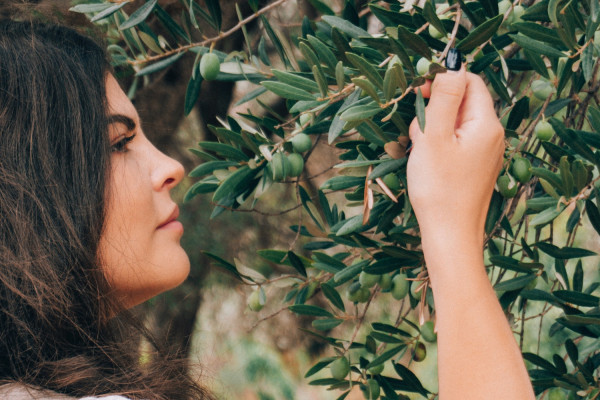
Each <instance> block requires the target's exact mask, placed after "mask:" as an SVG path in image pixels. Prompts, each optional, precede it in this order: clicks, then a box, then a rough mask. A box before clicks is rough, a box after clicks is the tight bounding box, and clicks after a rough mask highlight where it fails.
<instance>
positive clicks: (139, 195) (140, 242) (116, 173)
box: [100, 156, 152, 286]
mask: <svg viewBox="0 0 600 400" xmlns="http://www.w3.org/2000/svg"><path fill="white" fill-rule="evenodd" d="M143 182H144V181H143V177H142V175H141V174H140V173H139V169H138V166H137V164H136V163H131V162H128V161H126V160H124V159H122V157H119V156H117V157H113V161H112V164H111V173H110V178H109V182H108V185H107V195H106V198H107V208H106V220H105V225H104V231H103V233H102V237H101V239H100V257H101V260H102V263H103V266H104V269H105V273H106V275H107V277H108V278H109V280H113V281H114V283H115V284H117V286H118V281H119V279H118V275H120V274H122V273H123V272H124V270H129V271H131V270H132V269H134V268H133V266H135V265H139V264H140V263H143V258H144V255H145V254H146V253H147V252H148V247H150V245H149V244H150V241H151V233H152V230H151V229H150V225H151V224H150V221H152V207H151V204H152V203H151V199H150V198H149V196H148V195H147V193H148V189H146V190H144V185H143ZM124 266H129V267H127V268H125V267H124Z"/></svg>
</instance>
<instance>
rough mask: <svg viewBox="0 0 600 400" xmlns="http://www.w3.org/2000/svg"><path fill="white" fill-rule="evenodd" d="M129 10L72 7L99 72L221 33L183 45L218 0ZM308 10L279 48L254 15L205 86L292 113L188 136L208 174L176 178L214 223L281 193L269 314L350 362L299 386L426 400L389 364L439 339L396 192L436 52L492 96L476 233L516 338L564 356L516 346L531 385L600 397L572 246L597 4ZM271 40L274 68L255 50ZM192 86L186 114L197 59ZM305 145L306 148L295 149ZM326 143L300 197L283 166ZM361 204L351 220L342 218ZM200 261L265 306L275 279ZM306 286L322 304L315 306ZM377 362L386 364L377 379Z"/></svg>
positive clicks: (594, 297) (592, 132) (592, 117)
mask: <svg viewBox="0 0 600 400" xmlns="http://www.w3.org/2000/svg"><path fill="white" fill-rule="evenodd" d="M125 3H127V2H125ZM125 3H121V4H119V5H111V4H110V3H108V2H106V3H105V4H89V5H83V4H82V5H78V6H76V7H74V9H73V10H74V11H77V12H84V13H86V14H88V15H89V16H90V17H91V19H92V20H95V21H99V22H102V23H105V24H108V25H109V28H108V29H109V35H110V32H112V33H113V34H119V35H121V36H120V37H121V39H120V40H119V41H117V42H116V43H115V44H113V45H112V46H113V47H112V51H111V53H112V54H113V62H114V64H115V65H116V66H117V67H119V68H123V69H125V70H129V71H130V72H131V73H135V74H136V75H137V76H144V75H149V74H152V73H155V72H157V71H160V70H163V69H164V68H167V67H168V66H169V65H171V64H172V63H174V62H176V61H177V60H178V59H179V58H180V57H181V56H182V55H183V54H184V53H185V52H196V53H197V54H198V55H201V54H203V53H206V52H207V51H208V48H207V46H208V45H210V43H212V41H216V40H218V39H219V38H218V37H215V38H214V40H213V39H207V40H205V41H203V42H199V43H191V39H190V37H192V36H194V37H196V36H199V35H190V32H189V30H190V29H194V30H200V29H201V28H200V26H201V25H202V24H198V23H197V22H196V17H197V16H198V17H201V18H203V19H204V20H205V21H207V22H208V23H209V24H210V25H211V26H212V27H214V28H216V29H217V30H219V29H220V28H221V23H222V22H221V17H220V7H219V2H217V1H210V2H208V1H207V2H206V5H207V6H206V9H202V8H201V7H200V6H199V5H197V4H196V3H195V2H194V1H192V2H188V1H185V2H182V3H183V4H185V6H186V10H187V12H185V13H184V15H183V21H182V23H181V24H180V23H177V22H175V21H174V20H173V19H172V18H171V17H170V16H168V14H166V13H165V12H164V10H162V9H161V8H160V6H158V5H157V2H156V1H148V2H146V3H145V4H143V5H141V6H140V7H139V8H138V9H137V10H135V11H133V13H132V14H131V16H127V15H126V14H125V13H124V11H123V7H122V6H123V5H124V4H125ZM310 3H311V4H312V5H313V6H314V7H315V9H316V10H317V11H318V12H320V13H321V14H322V15H321V17H320V19H319V20H317V21H309V20H308V19H306V18H305V19H304V20H303V21H302V22H301V24H299V26H301V30H298V31H297V32H296V34H295V36H293V37H283V36H282V35H281V33H280V32H279V31H278V30H277V29H276V27H273V26H272V25H271V23H270V22H269V19H268V18H266V17H265V13H266V12H267V11H268V10H266V9H263V10H258V8H256V7H255V12H256V14H254V17H257V18H258V17H260V21H261V23H262V28H263V31H262V32H263V37H262V38H261V39H260V40H256V41H247V43H249V44H252V43H254V44H256V48H246V49H245V53H242V52H234V53H232V54H230V55H226V54H221V55H220V59H219V61H220V62H225V63H224V64H221V72H220V73H218V75H217V76H216V79H218V80H227V81H236V80H247V81H249V82H251V83H253V84H255V85H258V86H257V87H256V88H255V90H254V91H252V92H250V93H248V94H247V95H246V96H245V97H244V99H243V100H242V101H240V102H239V103H238V104H243V103H244V102H246V101H251V100H253V99H256V98H260V96H263V94H264V93H265V92H271V93H272V94H274V95H277V96H280V97H281V98H283V99H284V102H285V106H286V108H287V112H288V115H286V116H284V117H283V119H282V117H280V115H275V114H274V113H273V112H271V110H267V112H266V113H265V114H264V115H255V114H252V113H246V114H244V113H241V114H239V115H238V116H231V117H228V119H227V121H226V123H224V126H222V127H213V128H212V129H213V132H214V133H215V135H216V136H217V138H218V141H219V142H218V143H209V142H202V143H200V144H199V149H196V150H194V153H195V154H197V155H199V156H200V157H201V158H202V159H204V160H205V162H204V163H201V164H200V165H198V167H197V168H195V169H194V170H193V171H192V172H191V174H190V175H191V176H192V177H195V178H199V181H198V182H197V183H195V184H194V185H193V186H192V187H191V188H190V189H189V192H188V194H187V195H186V201H190V200H191V199H192V198H193V197H194V196H196V195H200V194H203V195H204V194H208V193H214V194H213V197H212V201H213V204H214V206H215V209H214V211H213V217H216V216H218V215H219V214H221V213H222V212H223V211H225V210H233V211H235V210H238V209H252V208H253V207H254V205H255V204H257V203H260V202H261V201H262V200H263V199H264V198H265V197H267V196H269V193H270V191H269V189H270V188H271V187H272V186H273V185H289V186H290V188H292V189H293V190H294V191H295V193H296V197H297V199H298V207H297V208H296V210H297V212H298V213H299V214H301V215H302V216H301V217H300V218H299V221H300V223H299V225H298V226H295V227H294V228H293V229H294V230H295V232H297V234H298V236H299V237H301V238H303V243H304V246H303V248H300V247H299V246H298V245H297V243H296V242H294V243H292V246H291V248H292V247H293V246H294V245H296V249H295V251H289V252H288V251H278V250H265V251H264V252H262V253H261V256H262V257H264V258H266V259H268V260H270V261H271V262H274V263H276V264H280V265H282V266H287V267H289V269H288V273H289V275H290V276H291V277H293V279H291V280H289V282H290V283H289V286H288V287H287V295H286V296H285V298H284V299H269V302H278V303H281V302H283V304H284V305H287V308H288V309H289V311H290V312H293V313H296V314H299V315H305V316H310V317H312V318H314V321H313V327H314V328H315V330H316V331H318V332H312V334H313V335H315V336H316V337H319V338H321V339H322V340H324V341H325V342H327V343H328V344H329V345H330V346H331V347H332V352H333V350H335V351H336V352H338V353H339V355H338V356H337V357H336V358H337V360H338V361H337V362H338V363H343V362H348V361H349V362H350V365H351V370H350V374H349V375H347V374H342V372H345V368H344V371H336V372H339V373H336V374H335V375H334V377H330V376H327V377H326V378H317V379H314V380H312V381H311V384H313V385H323V386H327V387H329V388H336V389H340V390H342V391H343V393H344V394H343V395H342V396H341V397H340V398H344V397H345V395H346V394H347V393H348V390H349V389H350V388H351V386H353V385H357V384H358V385H360V387H361V389H362V390H363V392H364V393H365V394H366V395H367V396H368V398H369V397H372V398H378V397H379V396H381V398H387V399H404V398H406V397H405V394H406V393H417V394H420V395H422V396H423V397H425V398H427V397H428V396H430V392H429V391H428V390H427V389H425V388H424V387H423V385H422V384H421V381H420V379H419V377H417V376H416V375H415V373H413V372H412V371H411V369H410V368H407V366H406V365H404V364H403V362H401V359H402V360H405V359H406V358H402V357H403V356H404V355H405V353H407V351H408V352H409V353H408V354H412V360H414V361H420V360H422V359H423V358H425V357H426V354H427V353H426V349H427V347H426V346H425V345H424V344H423V343H422V342H420V337H421V336H423V338H424V339H425V340H426V341H428V342H429V341H435V334H434V333H433V329H432V326H431V322H425V321H424V319H425V318H427V316H429V315H434V314H435V305H434V303H433V298H432V296H431V290H430V289H429V288H428V279H427V269H426V265H424V260H423V255H422V253H421V251H420V247H419V246H420V239H419V229H418V226H417V221H416V219H415V216H414V214H413V212H412V208H411V205H410V202H409V199H408V196H407V194H406V175H405V174H406V157H407V156H406V144H407V140H406V136H407V135H408V125H409V124H410V123H411V121H412V120H413V119H414V118H415V117H417V119H418V121H419V124H420V125H421V126H422V127H423V126H424V124H425V119H424V107H425V100H424V99H423V97H422V96H421V93H420V90H417V91H416V93H415V91H414V90H413V89H417V88H418V87H419V86H421V85H423V84H424V83H425V79H424V77H423V76H420V75H426V77H428V78H431V77H433V75H435V74H437V73H444V72H445V69H444V68H443V67H441V66H440V65H439V64H438V62H437V61H436V60H443V58H444V56H445V54H446V52H447V50H448V48H449V47H450V46H451V45H454V46H455V47H457V48H459V49H461V50H462V51H463V53H464V54H465V58H466V64H467V68H468V69H469V70H470V71H471V72H474V73H477V74H481V75H482V77H483V78H484V79H485V81H486V83H487V84H488V86H489V88H490V90H491V91H492V92H493V93H494V94H495V96H494V99H495V103H496V108H497V110H498V113H499V115H500V116H501V121H502V123H503V124H504V126H505V132H506V140H507V147H506V153H505V158H506V162H505V164H504V168H503V170H502V172H501V175H500V177H499V180H498V187H497V192H496V193H495V194H494V196H493V198H492V202H491V206H490V211H489V215H488V220H487V223H486V233H487V238H486V243H487V247H486V259H485V262H486V265H487V266H488V267H489V269H488V271H489V276H490V279H491V280H492V281H493V283H494V287H495V289H496V291H497V293H498V296H499V299H500V303H501V305H502V307H503V308H504V310H505V311H506V313H507V314H508V315H510V316H511V318H512V319H513V320H514V327H513V328H514V330H515V331H517V332H519V336H520V337H521V343H523V341H524V340H526V339H527V338H530V337H532V336H535V337H536V338H537V337H541V336H543V337H545V338H548V337H553V338H555V340H560V342H561V343H564V349H552V350H553V351H552V353H551V354H543V351H541V350H540V347H539V344H538V345H537V347H536V346H535V345H534V346H529V348H530V349H534V352H532V351H525V352H524V357H525V359H526V360H527V361H528V367H529V368H530V371H529V372H530V376H531V379H532V382H533V385H534V388H535V391H536V393H538V394H540V393H545V392H548V391H549V393H550V396H556V395H557V394H558V395H560V393H570V396H571V397H569V398H582V399H595V398H597V397H598V385H599V383H598V367H599V366H600V353H599V349H598V345H597V341H598V338H599V337H600V308H599V300H600V298H599V289H598V288H599V287H600V282H598V274H597V263H598V259H597V257H596V253H595V252H594V251H592V250H589V249H586V248H582V247H579V246H584V247H588V246H590V243H589V242H587V243H585V242H582V243H581V244H578V245H577V244H576V241H577V239H578V238H579V237H581V236H582V235H579V236H578V235H577V233H578V232H583V236H586V235H589V234H590V233H591V232H592V230H595V231H597V232H600V212H599V211H598V205H599V198H600V196H599V189H598V187H597V181H598V176H599V172H600V171H599V168H600V131H599V129H600V104H599V99H598V96H597V91H598V88H599V87H600V78H599V76H598V69H599V64H598V63H597V55H598V49H599V45H600V43H597V41H598V39H599V37H600V36H599V33H598V32H599V31H598V26H599V25H600V17H599V10H600V5H599V4H598V0H581V1H568V2H567V1H564V0H549V1H548V0H540V1H537V0H536V1H533V2H532V3H530V4H529V6H528V7H524V6H523V5H518V4H517V5H514V6H513V5H512V4H510V3H509V2H506V1H503V2H501V3H500V4H498V3H497V2H496V1H494V0H487V1H483V0H481V1H470V2H464V1H462V0H458V1H457V2H451V4H450V5H448V4H447V3H444V4H436V3H435V2H432V1H427V2H426V3H425V6H424V7H423V8H419V7H416V6H413V7H409V8H408V9H405V8H404V7H403V5H402V4H401V3H398V2H373V3H370V4H367V5H366V6H365V8H364V9H362V10H354V9H353V7H350V6H347V7H346V8H345V9H344V10H343V12H342V13H341V15H335V13H334V12H333V11H332V10H333V8H334V7H333V5H330V4H327V2H323V1H318V0H312V1H310ZM505 3H507V4H505ZM348 4H350V3H348ZM357 11H360V13H357ZM359 15H360V16H363V15H367V16H369V18H370V19H371V21H370V25H372V26H380V27H381V29H380V31H378V32H371V33H369V32H368V31H367V30H365V27H366V26H365V24H364V21H365V20H364V19H363V18H359ZM147 18H156V19H157V20H158V21H160V22H161V23H162V25H163V26H164V28H166V30H167V31H168V32H169V33H170V35H169V39H165V38H164V37H162V36H159V35H157V34H155V33H154V32H152V30H150V28H149V26H148V25H147V24H146V22H144V21H145V20H146V19H147ZM240 19H241V17H240ZM375 20H377V21H378V23H379V25H378V24H375ZM428 26H432V27H434V28H435V30H436V31H433V30H430V29H427V28H428ZM192 27H193V28H192ZM378 29H379V28H378ZM432 33H435V35H434V36H432ZM439 33H441V35H438V34H439ZM267 41H268V42H269V43H270V45H271V46H273V48H274V49H275V54H276V55H277V58H278V60H275V59H270V58H269V54H267V52H266V50H265V42H267ZM190 43H191V44H190ZM255 54H258V55H259V57H257V56H255ZM419 60H427V63H428V66H427V70H426V71H425V70H423V69H422V67H421V66H419V67H417V63H418V62H420V61H419ZM429 60H432V61H433V62H431V63H429ZM197 62H198V60H197ZM273 65H279V66H278V67H274V68H273ZM417 70H419V71H420V72H421V74H419V73H417ZM194 74H195V75H194V76H192V77H191V78H190V86H189V87H188V91H187V93H186V112H189V111H190V110H191V108H192V107H193V103H194V102H195V99H197V98H198V94H199V93H200V91H201V82H202V79H201V78H200V77H199V76H198V72H197V66H195V68H194ZM261 104H264V103H261ZM279 114H281V113H279ZM301 135H302V136H301ZM306 135H309V136H310V137H313V138H314V139H313V140H312V141H311V140H308V141H307V140H306ZM300 137H302V143H300V140H299V139H298V138H300ZM325 139H327V140H325ZM313 143H315V144H314V145H313ZM328 145H329V146H333V147H335V148H336V149H338V150H341V153H340V156H339V164H338V165H336V168H335V170H336V171H337V172H338V175H337V176H333V177H330V179H328V180H327V181H326V182H325V183H323V184H322V185H321V187H320V188H319V189H316V190H315V191H314V192H310V191H309V190H310V188H311V181H312V179H313V178H312V177H310V176H307V174H304V175H300V174H299V171H294V173H290V172H289V171H290V168H291V167H290V166H289V165H288V163H289V160H288V158H287V155H288V154H293V156H294V158H295V159H297V158H298V157H301V158H302V161H303V163H300V162H299V160H296V161H295V163H296V165H304V163H308V162H310V161H311V160H310V157H311V154H312V152H311V151H310V149H311V147H312V146H328ZM294 150H295V151H296V153H293V151H294ZM300 153H304V154H303V155H301V154H300ZM326 168H327V167H326V166H323V168H322V169H323V170H325V169H326ZM390 174H391V175H390ZM298 175H300V176H298ZM382 178H384V179H382ZM309 193H312V194H309ZM334 193H343V195H344V197H345V199H346V200H347V202H346V203H344V202H341V201H339V197H335V199H336V201H335V202H332V200H330V199H332V198H333V197H332V196H331V195H332V194H334ZM439 201H441V202H443V201H444V199H439ZM355 206H358V207H359V208H360V209H359V210H358V211H354V210H353V209H352V207H355ZM593 242H595V243H598V240H597V238H596V239H594V240H593ZM210 257H212V258H213V259H214V260H215V266H217V267H221V268H224V269H225V270H226V271H227V272H229V273H230V274H233V275H234V276H235V277H236V278H237V279H238V280H239V281H240V282H242V283H244V284H247V285H251V286H254V287H255V288H256V287H260V289H259V290H258V291H255V292H254V293H255V294H254V295H253V296H254V297H256V298H254V299H252V304H253V309H258V308H262V306H263V305H264V303H265V302H266V298H265V297H264V292H263V289H262V288H263V287H266V286H269V285H270V284H271V283H272V281H273V280H269V279H266V278H265V279H257V278H254V277H250V276H246V275H243V274H241V273H240V272H239V271H238V270H237V268H236V266H235V265H234V264H232V263H229V262H228V261H226V260H224V259H222V258H220V257H218V256H216V255H210ZM589 260H593V261H589ZM373 276H376V277H375V278H374V277H373ZM390 278H391V279H390ZM407 279H408V281H407ZM409 281H413V283H412V288H411V290H410V293H411V294H410V296H409V295H408V293H409ZM377 282H379V283H377ZM384 282H385V283H384ZM384 285H385V287H384ZM388 292H391V296H393V299H395V300H393V301H396V302H401V304H402V306H399V307H398V308H399V309H400V310H402V309H405V307H404V306H405V305H406V307H408V308H410V309H412V310H414V314H413V315H416V316H417V318H418V319H420V320H421V321H422V322H424V323H425V326H424V327H423V328H420V327H419V326H418V325H416V324H415V323H413V322H411V320H410V318H407V317H406V315H405V314H399V315H397V316H396V317H393V318H391V319H390V320H382V321H376V322H373V323H371V324H370V325H368V324H365V322H364V321H365V318H364V317H365V315H367V314H368V313H369V311H370V310H371V309H372V308H373V306H374V305H376V304H377V303H378V302H379V301H380V300H381V299H383V298H385V297H386V296H390V294H388ZM319 293H322V295H323V296H324V299H325V300H326V301H327V302H328V305H327V306H323V304H322V303H321V304H320V305H319V306H317V305H314V304H311V302H312V298H313V297H314V296H317V295H319ZM346 295H347V296H348V299H349V301H346V302H345V301H344V300H343V298H344V297H346ZM529 320H535V321H538V322H537V323H535V324H534V323H526V321H529ZM338 325H342V326H346V327H348V326H350V328H349V329H348V330H349V331H350V332H353V333H354V334H352V335H349V336H345V337H336V335H337V332H338V331H336V330H335V329H334V328H335V327H337V326H338ZM423 329H425V330H423ZM359 332H360V334H359V335H356V333H359ZM310 333H311V332H308V333H307V334H310ZM590 342H591V343H596V345H593V344H592V345H589V343H590ZM536 348H537V350H535V349H536ZM356 354H363V355H368V357H369V359H366V358H364V356H356ZM340 356H342V358H340ZM334 359H335V358H324V359H322V360H320V361H318V362H317V363H316V364H315V365H314V367H313V368H311V369H310V370H309V371H308V372H307V373H306V376H307V377H311V376H313V375H315V374H318V373H319V371H321V370H322V369H323V368H325V367H326V366H328V365H329V364H330V363H331V362H332V361H333V360H334ZM339 360H345V361H339ZM565 360H566V361H565ZM379 365H385V366H389V367H390V368H386V369H385V370H384V372H383V373H380V372H379V371H378V373H373V372H372V371H373V368H374V367H377V366H379ZM556 388H560V389H556ZM561 398H566V397H561Z"/></svg>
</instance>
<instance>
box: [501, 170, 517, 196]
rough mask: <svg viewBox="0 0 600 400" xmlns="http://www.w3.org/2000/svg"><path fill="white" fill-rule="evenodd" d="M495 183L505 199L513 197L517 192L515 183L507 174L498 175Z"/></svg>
mask: <svg viewBox="0 0 600 400" xmlns="http://www.w3.org/2000/svg"><path fill="white" fill-rule="evenodd" d="M496 185H498V191H499V192H500V194H501V195H502V196H504V197H505V198H507V199H510V198H511V197H515V195H516V194H517V189H518V188H517V184H516V183H515V182H514V181H513V180H512V179H511V177H510V176H508V175H502V176H500V177H499V178H498V181H496Z"/></svg>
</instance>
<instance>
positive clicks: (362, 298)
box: [356, 287, 371, 303]
mask: <svg viewBox="0 0 600 400" xmlns="http://www.w3.org/2000/svg"><path fill="white" fill-rule="evenodd" d="M369 297H371V291H370V290H369V289H367V288H366V287H361V288H360V289H358V294H357V299H356V302H357V303H366V302H367V301H369Z"/></svg>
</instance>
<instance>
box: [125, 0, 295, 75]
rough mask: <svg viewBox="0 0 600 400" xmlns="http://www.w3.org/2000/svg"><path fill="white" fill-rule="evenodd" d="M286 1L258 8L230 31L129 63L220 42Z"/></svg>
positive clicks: (151, 59) (136, 62)
mask: <svg viewBox="0 0 600 400" xmlns="http://www.w3.org/2000/svg"><path fill="white" fill-rule="evenodd" d="M286 1H287V0H277V1H275V2H273V3H271V4H269V5H267V6H265V7H263V8H262V9H260V10H258V11H257V12H256V13H254V14H252V15H251V16H249V17H247V18H245V19H243V20H241V21H240V22H238V23H237V24H236V25H235V26H234V27H233V28H231V29H229V30H228V31H225V32H221V33H219V34H218V35H217V36H214V37H211V38H208V39H206V40H203V41H201V42H196V43H190V44H187V45H185V46H181V47H178V48H176V49H173V50H169V51H166V52H164V53H162V54H157V55H155V56H151V57H147V58H144V59H142V60H135V61H129V63H130V64H131V65H139V64H144V63H147V62H150V61H156V60H160V59H162V58H165V57H169V56H171V55H173V54H177V53H181V52H182V51H185V50H189V49H192V48H194V47H206V46H207V45H209V44H212V43H215V42H218V41H219V40H221V39H225V38H226V37H228V36H231V35H233V34H234V33H235V32H237V31H238V30H239V29H241V28H242V27H243V26H245V25H247V24H248V23H250V22H252V21H254V20H255V19H256V18H258V17H260V16H261V15H263V14H266V13H267V12H269V11H271V10H272V9H273V8H276V7H278V6H280V5H282V4H283V3H285V2H286Z"/></svg>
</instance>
